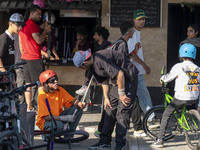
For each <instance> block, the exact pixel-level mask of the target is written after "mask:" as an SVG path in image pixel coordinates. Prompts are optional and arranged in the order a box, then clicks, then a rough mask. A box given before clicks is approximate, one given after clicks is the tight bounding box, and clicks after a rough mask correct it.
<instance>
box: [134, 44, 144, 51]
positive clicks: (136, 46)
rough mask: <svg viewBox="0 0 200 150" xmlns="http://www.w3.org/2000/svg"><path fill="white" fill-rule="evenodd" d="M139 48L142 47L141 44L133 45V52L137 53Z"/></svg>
mask: <svg viewBox="0 0 200 150" xmlns="http://www.w3.org/2000/svg"><path fill="white" fill-rule="evenodd" d="M141 47H142V46H141V43H140V42H137V43H136V44H135V49H134V51H135V52H136V53H137V52H138V51H139V49H140V48H141Z"/></svg>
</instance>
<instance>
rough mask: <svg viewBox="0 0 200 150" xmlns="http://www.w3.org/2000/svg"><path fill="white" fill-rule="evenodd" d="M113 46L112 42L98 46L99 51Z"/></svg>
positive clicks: (105, 42)
mask: <svg viewBox="0 0 200 150" xmlns="http://www.w3.org/2000/svg"><path fill="white" fill-rule="evenodd" d="M111 44H112V43H111V42H109V41H107V40H104V41H103V43H102V44H101V45H99V44H98V46H97V51H99V50H102V49H105V48H107V47H109V46H110V45H111Z"/></svg>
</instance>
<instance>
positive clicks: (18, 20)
mask: <svg viewBox="0 0 200 150" xmlns="http://www.w3.org/2000/svg"><path fill="white" fill-rule="evenodd" d="M9 20H10V21H11V22H16V23H18V24H20V25H22V26H23V25H25V23H24V18H23V16H22V15H21V14H18V13H14V14H12V15H11V16H10V19H9Z"/></svg>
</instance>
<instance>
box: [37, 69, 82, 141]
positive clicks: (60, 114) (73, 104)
mask: <svg viewBox="0 0 200 150" xmlns="http://www.w3.org/2000/svg"><path fill="white" fill-rule="evenodd" d="M39 79H40V83H41V84H42V86H43V90H41V91H40V93H39V94H38V116H37V122H36V125H37V126H38V127H39V128H40V129H41V130H50V129H52V128H54V127H55V124H53V127H52V124H51V116H50V113H49V111H48V108H47V104H46V101H45V99H47V100H48V103H49V107H50V110H51V113H52V115H53V118H54V119H55V121H56V124H57V130H63V129H65V128H66V127H65V124H66V123H67V122H70V124H69V126H68V127H67V129H68V130H70V131H74V130H75V129H76V127H77V125H78V123H79V121H80V119H81V116H82V113H83V110H82V109H83V108H84V107H85V102H80V101H79V100H76V99H75V98H74V97H72V96H71V95H70V94H69V93H68V92H67V91H66V90H65V89H63V88H62V87H60V86H58V77H57V75H56V73H55V72H54V71H53V70H46V71H44V72H42V73H41V74H40V76H39ZM63 107H65V108H66V109H63ZM77 107H78V108H80V109H78V111H77V113H76V115H75V116H74V115H73V113H74V111H75V109H76V108H77ZM64 127H65V128H64ZM46 138H48V135H47V136H46V137H45V138H44V139H43V140H44V141H45V140H47V139H46Z"/></svg>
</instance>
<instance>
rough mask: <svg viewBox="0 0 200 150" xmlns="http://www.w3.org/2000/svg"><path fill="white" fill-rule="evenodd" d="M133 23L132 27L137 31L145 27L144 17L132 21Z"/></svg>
mask: <svg viewBox="0 0 200 150" xmlns="http://www.w3.org/2000/svg"><path fill="white" fill-rule="evenodd" d="M133 22H134V27H135V28H136V29H137V30H141V29H142V28H143V27H144V25H145V17H143V18H140V19H133Z"/></svg>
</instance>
